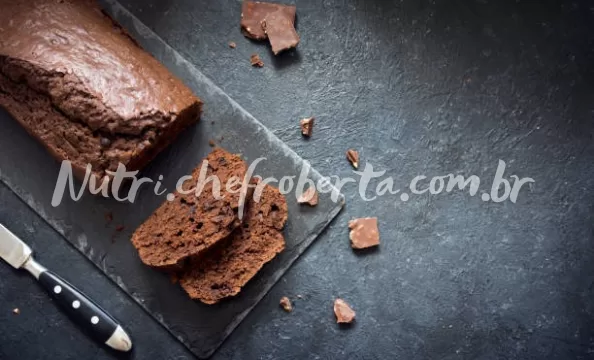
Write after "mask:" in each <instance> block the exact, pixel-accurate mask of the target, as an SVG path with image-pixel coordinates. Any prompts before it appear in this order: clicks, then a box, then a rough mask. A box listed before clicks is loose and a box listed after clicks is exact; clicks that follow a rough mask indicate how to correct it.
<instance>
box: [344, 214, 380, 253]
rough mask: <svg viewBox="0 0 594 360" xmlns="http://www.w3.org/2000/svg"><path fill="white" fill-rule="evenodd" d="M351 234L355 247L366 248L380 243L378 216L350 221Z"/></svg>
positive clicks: (352, 244)
mask: <svg viewBox="0 0 594 360" xmlns="http://www.w3.org/2000/svg"><path fill="white" fill-rule="evenodd" d="M349 229H351V233H350V235H349V237H350V239H351V246H352V247H353V249H366V248H369V247H373V246H378V245H379V244H380V238H379V231H378V229H377V218H361V219H354V220H351V221H349Z"/></svg>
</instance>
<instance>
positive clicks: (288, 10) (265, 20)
mask: <svg viewBox="0 0 594 360" xmlns="http://www.w3.org/2000/svg"><path fill="white" fill-rule="evenodd" d="M296 12H297V8H296V7H295V6H291V5H283V4H274V3H265V2H255V1H244V2H243V6H242V13H241V29H242V31H243V34H244V35H245V36H246V37H248V38H250V39H255V40H266V39H268V40H269V41H270V45H271V47H272V52H273V53H274V54H275V55H277V54H279V53H280V52H282V51H284V50H287V49H292V48H294V47H296V46H297V45H298V44H299V35H297V32H296V31H295V13H296Z"/></svg>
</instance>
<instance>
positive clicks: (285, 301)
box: [280, 296, 293, 312]
mask: <svg viewBox="0 0 594 360" xmlns="http://www.w3.org/2000/svg"><path fill="white" fill-rule="evenodd" d="M280 306H281V307H282V308H283V310H285V311H286V312H291V311H293V305H292V304H291V300H289V298H288V297H286V296H283V297H282V298H281V299H280Z"/></svg>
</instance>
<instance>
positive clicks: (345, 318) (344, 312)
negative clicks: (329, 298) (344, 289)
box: [334, 299, 356, 324]
mask: <svg viewBox="0 0 594 360" xmlns="http://www.w3.org/2000/svg"><path fill="white" fill-rule="evenodd" d="M334 314H335V315H336V322H337V323H339V324H350V323H352V322H353V320H355V315H356V314H355V311H353V309H351V307H350V306H349V304H347V303H346V301H344V300H342V299H336V300H334Z"/></svg>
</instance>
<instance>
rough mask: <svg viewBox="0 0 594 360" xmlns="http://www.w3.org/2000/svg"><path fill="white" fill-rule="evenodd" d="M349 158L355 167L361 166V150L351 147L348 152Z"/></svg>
mask: <svg viewBox="0 0 594 360" xmlns="http://www.w3.org/2000/svg"><path fill="white" fill-rule="evenodd" d="M346 157H347V160H348V161H349V162H350V163H351V165H353V167H354V168H355V169H358V168H359V152H358V151H357V150H354V149H349V150H347V152H346Z"/></svg>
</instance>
